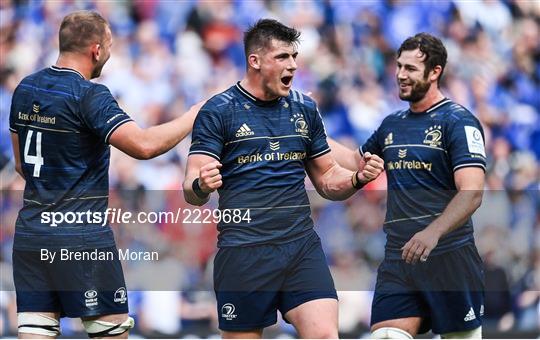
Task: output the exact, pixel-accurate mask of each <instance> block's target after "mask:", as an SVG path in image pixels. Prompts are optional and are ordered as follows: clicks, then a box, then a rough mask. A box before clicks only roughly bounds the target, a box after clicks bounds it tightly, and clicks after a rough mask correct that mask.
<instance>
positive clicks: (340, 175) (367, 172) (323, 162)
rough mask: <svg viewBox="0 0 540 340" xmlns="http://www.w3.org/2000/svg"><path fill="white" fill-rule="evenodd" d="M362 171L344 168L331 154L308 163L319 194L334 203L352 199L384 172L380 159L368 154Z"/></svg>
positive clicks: (310, 175) (308, 171) (308, 170)
mask: <svg viewBox="0 0 540 340" xmlns="http://www.w3.org/2000/svg"><path fill="white" fill-rule="evenodd" d="M365 161H366V165H365V166H364V169H363V170H362V171H356V172H352V171H350V170H348V169H345V168H342V167H341V166H339V164H338V163H337V162H336V161H335V160H334V158H333V157H332V155H331V154H325V155H322V156H320V157H317V158H315V159H312V160H310V161H308V162H307V166H306V170H307V173H308V175H309V178H310V179H311V182H312V183H313V185H315V188H316V189H317V192H318V193H319V194H320V195H321V196H322V197H324V198H326V199H329V200H332V201H341V200H344V199H347V198H349V197H351V196H352V195H353V194H354V193H355V192H356V191H357V190H358V189H360V188H361V187H362V186H363V185H365V184H366V183H368V182H370V181H372V180H374V179H375V178H377V177H378V176H379V175H380V174H381V172H382V171H383V163H382V160H380V158H372V155H369V154H366V156H365Z"/></svg>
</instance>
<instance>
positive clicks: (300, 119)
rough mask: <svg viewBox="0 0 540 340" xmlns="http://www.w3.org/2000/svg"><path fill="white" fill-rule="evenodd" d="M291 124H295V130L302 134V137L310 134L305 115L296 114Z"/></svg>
mask: <svg viewBox="0 0 540 340" xmlns="http://www.w3.org/2000/svg"><path fill="white" fill-rule="evenodd" d="M291 122H294V130H295V131H296V132H297V133H299V134H301V135H307V134H308V133H309V129H308V124H307V123H306V120H305V119H304V115H303V114H301V113H295V114H293V116H292V118H291Z"/></svg>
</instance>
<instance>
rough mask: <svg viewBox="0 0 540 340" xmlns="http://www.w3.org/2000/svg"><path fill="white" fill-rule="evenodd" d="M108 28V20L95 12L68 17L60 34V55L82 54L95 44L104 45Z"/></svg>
mask: <svg viewBox="0 0 540 340" xmlns="http://www.w3.org/2000/svg"><path fill="white" fill-rule="evenodd" d="M108 26H109V24H108V23H107V20H105V19H104V18H103V17H102V16H101V15H100V14H99V13H97V12H94V11H77V12H73V13H71V14H68V15H66V16H65V17H64V20H62V24H61V25H60V31H59V33H58V39H59V43H60V44H59V45H60V53H62V52H82V51H83V50H84V49H85V48H86V47H88V46H89V45H90V44H92V43H94V42H99V43H102V42H103V39H104V38H105V32H106V27H108Z"/></svg>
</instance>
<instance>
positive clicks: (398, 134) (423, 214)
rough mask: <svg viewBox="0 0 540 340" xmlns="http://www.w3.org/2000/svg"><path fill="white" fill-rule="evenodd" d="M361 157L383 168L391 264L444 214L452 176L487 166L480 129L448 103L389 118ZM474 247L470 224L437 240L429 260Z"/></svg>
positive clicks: (469, 116) (458, 107)
mask: <svg viewBox="0 0 540 340" xmlns="http://www.w3.org/2000/svg"><path fill="white" fill-rule="evenodd" d="M365 152H370V153H373V154H377V155H379V156H381V157H382V158H383V159H384V163H385V170H386V175H387V180H388V198H387V211H386V218H385V222H384V231H385V232H386V234H387V243H386V253H387V257H389V258H401V252H402V251H401V247H403V246H404V245H405V243H406V242H407V241H408V240H409V239H410V238H411V237H412V236H413V235H414V234H415V233H417V232H418V231H420V230H423V229H424V228H425V227H427V226H428V225H429V224H430V223H431V222H432V221H433V220H434V219H435V218H437V217H438V216H439V215H440V214H441V213H442V212H443V211H444V209H445V208H446V206H447V205H448V203H449V202H450V200H451V199H452V198H453V196H454V195H455V194H456V185H455V182H454V171H456V170H458V169H460V168H463V167H480V168H482V169H484V170H485V166H486V165H485V164H486V154H485V150H484V137H483V130H482V126H481V125H480V123H479V121H478V120H477V119H476V117H474V116H473V115H472V114H471V113H470V112H469V111H468V110H467V109H465V108H464V107H463V106H461V105H459V104H456V103H454V102H452V101H451V100H449V99H446V98H445V99H444V100H442V101H441V102H438V103H436V104H434V105H433V106H432V107H431V108H430V109H428V110H426V111H425V112H412V111H411V110H410V109H407V110H402V111H398V112H395V113H393V114H391V115H389V116H388V117H386V118H385V119H384V120H383V122H382V123H381V126H380V127H379V128H378V129H377V130H376V131H375V132H374V133H373V135H372V136H371V137H370V138H369V139H368V140H367V142H366V143H365V144H364V145H363V146H362V147H361V148H360V153H362V154H363V153H365ZM472 242H474V238H473V225H472V221H471V219H469V220H468V221H467V222H466V223H465V224H464V225H463V226H461V227H459V228H457V229H456V230H454V231H452V232H450V233H449V234H447V235H445V236H444V237H443V238H441V240H440V241H439V243H438V245H437V247H436V248H435V249H434V250H433V252H432V254H434V255H436V254H440V253H443V252H446V251H449V250H452V249H455V248H458V247H461V246H462V245H464V244H467V243H472Z"/></svg>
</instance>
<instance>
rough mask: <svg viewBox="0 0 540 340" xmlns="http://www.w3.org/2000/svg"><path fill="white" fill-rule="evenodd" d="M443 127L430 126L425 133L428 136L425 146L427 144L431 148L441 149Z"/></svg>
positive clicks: (425, 138) (425, 139)
mask: <svg viewBox="0 0 540 340" xmlns="http://www.w3.org/2000/svg"><path fill="white" fill-rule="evenodd" d="M441 128H442V127H441V126H440V125H433V126H430V127H429V129H426V130H425V131H424V133H425V134H426V136H425V137H424V142H423V143H424V144H427V145H429V146H431V147H435V148H436V147H439V146H440V145H441V143H442V132H441Z"/></svg>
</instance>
